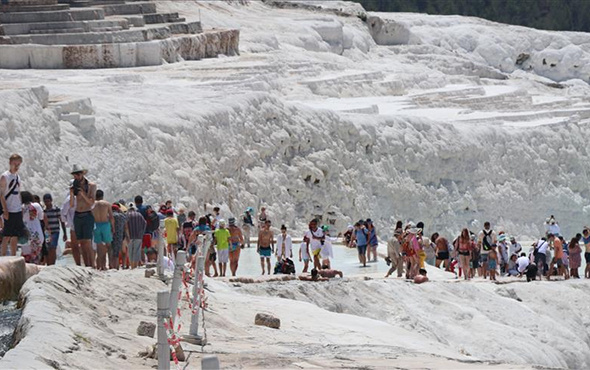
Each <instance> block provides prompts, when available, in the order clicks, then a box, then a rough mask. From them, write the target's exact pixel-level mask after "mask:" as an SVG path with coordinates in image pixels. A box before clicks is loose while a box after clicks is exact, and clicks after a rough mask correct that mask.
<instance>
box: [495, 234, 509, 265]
mask: <svg viewBox="0 0 590 370" xmlns="http://www.w3.org/2000/svg"><path fill="white" fill-rule="evenodd" d="M507 240H508V236H507V235H506V234H505V233H504V232H503V231H500V234H499V235H498V244H497V247H498V254H499V260H498V265H499V266H500V274H502V275H504V274H506V273H508V262H510V261H509V259H508V244H507V242H506V241H507Z"/></svg>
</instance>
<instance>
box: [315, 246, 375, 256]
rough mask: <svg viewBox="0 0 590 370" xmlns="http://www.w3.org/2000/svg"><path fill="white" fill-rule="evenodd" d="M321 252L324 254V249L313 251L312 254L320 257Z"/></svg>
mask: <svg viewBox="0 0 590 370" xmlns="http://www.w3.org/2000/svg"><path fill="white" fill-rule="evenodd" d="M365 247H366V246H365ZM321 252H322V248H318V249H314V250H312V251H311V254H313V255H314V256H319V255H320V253H321Z"/></svg>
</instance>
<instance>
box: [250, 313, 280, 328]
mask: <svg viewBox="0 0 590 370" xmlns="http://www.w3.org/2000/svg"><path fill="white" fill-rule="evenodd" d="M254 324H255V325H260V326H267V327H269V328H273V329H279V328H280V327H281V320H280V319H278V318H276V317H274V316H272V315H268V314H265V313H257V314H256V317H255V318H254Z"/></svg>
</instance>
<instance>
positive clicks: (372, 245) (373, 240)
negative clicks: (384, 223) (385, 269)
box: [365, 218, 379, 262]
mask: <svg viewBox="0 0 590 370" xmlns="http://www.w3.org/2000/svg"><path fill="white" fill-rule="evenodd" d="M365 224H366V225H367V233H368V234H369V235H368V238H367V239H368V243H367V262H377V246H378V245H379V241H378V240H377V229H376V228H375V225H373V220H371V219H370V218H367V220H366V221H365ZM371 255H373V258H372V259H371Z"/></svg>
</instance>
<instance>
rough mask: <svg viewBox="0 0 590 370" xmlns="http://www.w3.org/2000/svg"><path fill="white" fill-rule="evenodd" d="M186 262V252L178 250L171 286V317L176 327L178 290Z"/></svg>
mask: <svg viewBox="0 0 590 370" xmlns="http://www.w3.org/2000/svg"><path fill="white" fill-rule="evenodd" d="M185 263H186V252H185V251H178V252H177V253H176V266H174V276H173V278H172V287H171V288H170V317H171V318H172V323H173V324H174V327H176V322H175V321H174V320H176V309H177V308H178V292H179V290H180V284H181V282H182V271H183V270H184V264H185Z"/></svg>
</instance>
